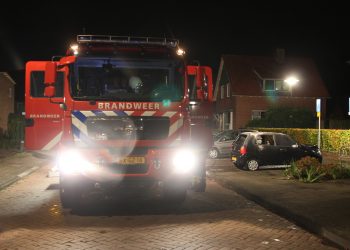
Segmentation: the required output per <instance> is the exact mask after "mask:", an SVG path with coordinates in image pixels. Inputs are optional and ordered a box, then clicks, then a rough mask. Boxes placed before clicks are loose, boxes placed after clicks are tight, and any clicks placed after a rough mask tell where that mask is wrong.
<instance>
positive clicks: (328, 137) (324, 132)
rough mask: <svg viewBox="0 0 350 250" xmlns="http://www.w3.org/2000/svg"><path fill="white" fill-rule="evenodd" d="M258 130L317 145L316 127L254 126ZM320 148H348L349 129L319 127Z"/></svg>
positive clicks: (301, 142) (326, 149)
mask: <svg viewBox="0 0 350 250" xmlns="http://www.w3.org/2000/svg"><path fill="white" fill-rule="evenodd" d="M256 129H257V130H259V131H266V132H272V131H273V132H280V133H284V134H288V135H289V136H290V137H292V138H293V139H294V140H295V141H297V142H298V143H300V144H312V145H317V137H318V129H299V128H256ZM321 149H322V150H324V151H328V152H340V151H341V150H343V149H347V150H350V129H349V130H342V129H321Z"/></svg>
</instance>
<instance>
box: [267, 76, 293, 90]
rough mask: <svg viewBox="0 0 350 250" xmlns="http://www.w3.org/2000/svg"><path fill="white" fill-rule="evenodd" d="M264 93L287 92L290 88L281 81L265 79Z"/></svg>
mask: <svg viewBox="0 0 350 250" xmlns="http://www.w3.org/2000/svg"><path fill="white" fill-rule="evenodd" d="M263 87H264V91H267V92H269V91H274V92H288V91H290V87H289V85H288V84H287V83H285V82H284V81H283V80H277V79H275V80H273V79H265V80H264V86H263Z"/></svg>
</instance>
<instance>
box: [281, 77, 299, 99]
mask: <svg viewBox="0 0 350 250" xmlns="http://www.w3.org/2000/svg"><path fill="white" fill-rule="evenodd" d="M284 82H285V83H287V84H288V86H289V87H290V96H293V86H295V85H296V84H297V83H298V82H299V79H298V78H296V77H295V76H289V77H287V78H286V79H285V80H284Z"/></svg>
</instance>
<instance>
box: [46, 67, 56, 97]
mask: <svg viewBox="0 0 350 250" xmlns="http://www.w3.org/2000/svg"><path fill="white" fill-rule="evenodd" d="M56 77H57V64H56V62H47V63H46V66H45V81H44V83H45V84H46V85H52V84H54V83H55V82H56ZM45 91H46V90H45Z"/></svg>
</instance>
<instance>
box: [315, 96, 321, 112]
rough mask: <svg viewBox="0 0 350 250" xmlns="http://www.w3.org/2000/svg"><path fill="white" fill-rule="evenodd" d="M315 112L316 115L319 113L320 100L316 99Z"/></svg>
mask: <svg viewBox="0 0 350 250" xmlns="http://www.w3.org/2000/svg"><path fill="white" fill-rule="evenodd" d="M316 112H317V113H319V112H321V99H320V98H317V99H316Z"/></svg>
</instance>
